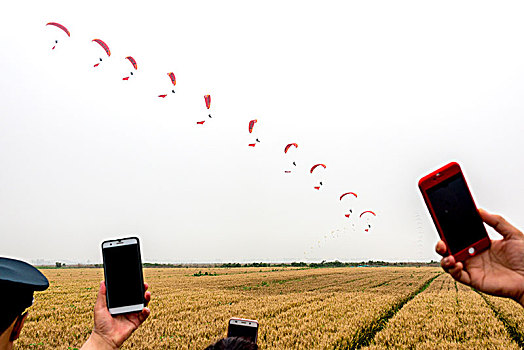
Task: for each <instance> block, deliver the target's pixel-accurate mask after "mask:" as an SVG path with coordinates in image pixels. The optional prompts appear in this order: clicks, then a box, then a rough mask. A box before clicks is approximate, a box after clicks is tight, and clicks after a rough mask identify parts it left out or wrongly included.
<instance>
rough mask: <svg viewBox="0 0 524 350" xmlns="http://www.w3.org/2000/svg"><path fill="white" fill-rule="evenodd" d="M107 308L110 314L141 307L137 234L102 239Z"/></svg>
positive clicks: (140, 277)
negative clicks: (106, 239)
mask: <svg viewBox="0 0 524 350" xmlns="http://www.w3.org/2000/svg"><path fill="white" fill-rule="evenodd" d="M102 257H103V260H104V277H105V282H106V297H107V308H108V309H109V313H111V315H118V314H125V313H130V312H140V311H142V309H143V308H144V304H145V300H144V277H143V274H142V259H141V257H140V242H139V240H138V238H137V237H128V238H121V239H114V240H109V241H105V242H103V243H102Z"/></svg>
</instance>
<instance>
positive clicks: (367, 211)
mask: <svg viewBox="0 0 524 350" xmlns="http://www.w3.org/2000/svg"><path fill="white" fill-rule="evenodd" d="M366 213H370V214H373V215H374V216H377V214H375V213H374V212H372V211H371V210H366V211H365V212H363V213H362V214H360V217H362V215H364V214H366Z"/></svg>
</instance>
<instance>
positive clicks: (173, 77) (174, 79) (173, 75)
mask: <svg viewBox="0 0 524 350" xmlns="http://www.w3.org/2000/svg"><path fill="white" fill-rule="evenodd" d="M167 75H169V78H170V79H171V82H172V83H173V85H175V86H176V78H175V73H173V72H171V73H167Z"/></svg>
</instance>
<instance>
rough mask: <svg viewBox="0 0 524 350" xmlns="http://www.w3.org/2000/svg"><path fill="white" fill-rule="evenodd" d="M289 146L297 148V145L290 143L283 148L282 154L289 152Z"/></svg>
mask: <svg viewBox="0 0 524 350" xmlns="http://www.w3.org/2000/svg"><path fill="white" fill-rule="evenodd" d="M291 146H295V148H298V145H297V144H296V143H290V144H289V145H287V146H286V148H284V153H287V151H288V150H289V148H290V147H291Z"/></svg>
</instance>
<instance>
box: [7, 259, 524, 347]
mask: <svg viewBox="0 0 524 350" xmlns="http://www.w3.org/2000/svg"><path fill="white" fill-rule="evenodd" d="M200 270H202V272H209V273H212V274H214V273H216V276H215V275H212V276H194V274H195V273H196V272H198V271H200ZM42 272H43V273H44V274H45V275H46V276H47V277H48V279H49V281H50V288H49V289H48V290H47V291H45V292H40V293H37V294H36V296H35V305H34V306H33V307H32V309H31V311H30V313H29V317H28V319H27V321H26V324H25V327H24V330H23V333H22V335H21V337H20V339H19V341H18V342H17V347H18V348H19V349H69V348H71V349H74V348H79V347H80V346H81V345H82V344H83V342H84V341H85V340H86V339H87V338H88V336H89V334H90V332H91V329H92V323H93V312H92V309H93V305H94V302H95V299H96V295H97V291H98V286H99V283H100V281H101V280H102V279H103V271H102V269H49V270H42ZM144 275H145V280H146V282H147V283H148V284H149V285H150V288H149V290H150V291H151V294H152V299H151V303H150V305H149V307H150V309H151V316H150V317H149V319H148V320H147V321H146V322H145V323H144V324H143V325H142V327H141V328H140V329H139V330H137V331H136V332H135V333H134V334H133V335H132V337H131V338H130V339H129V340H128V341H127V342H126V343H125V344H124V348H125V349H203V348H205V347H206V346H207V345H209V344H211V343H213V342H214V341H216V340H218V339H220V338H222V337H224V336H225V335H226V328H227V320H228V319H229V318H231V317H243V318H251V319H256V320H258V321H259V323H260V329H259V340H258V344H259V346H260V348H261V349H354V348H366V349H387V348H397V349H402V348H409V349H419V348H420V349H450V348H451V349H485V348H489V349H518V348H519V346H522V344H523V334H524V326H523V325H524V322H523V321H524V311H523V309H522V308H521V307H520V305H518V304H517V303H515V302H514V301H512V300H507V299H500V298H496V297H492V296H486V295H483V294H480V293H477V292H476V291H474V290H472V289H470V288H468V287H465V286H463V285H460V284H457V283H455V282H454V281H453V280H452V279H451V278H450V277H449V276H448V275H447V274H443V273H442V271H441V270H440V269H438V268H428V267H421V268H407V267H401V268H393V267H378V268H377V267H375V268H372V267H361V268H360V267H359V268H322V269H298V268H291V267H290V268H282V267H279V268H216V269H195V268H177V269H175V268H165V269H152V268H151V269H145V270H144Z"/></svg>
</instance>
